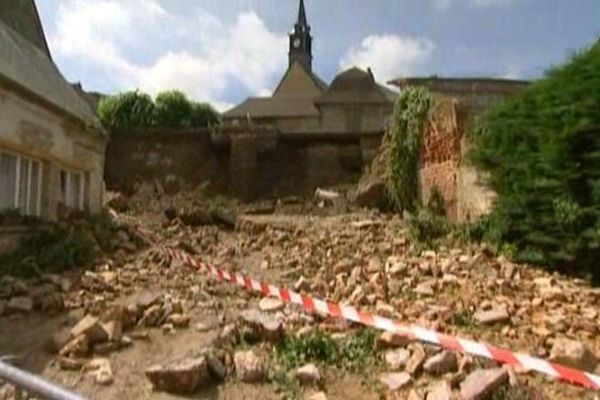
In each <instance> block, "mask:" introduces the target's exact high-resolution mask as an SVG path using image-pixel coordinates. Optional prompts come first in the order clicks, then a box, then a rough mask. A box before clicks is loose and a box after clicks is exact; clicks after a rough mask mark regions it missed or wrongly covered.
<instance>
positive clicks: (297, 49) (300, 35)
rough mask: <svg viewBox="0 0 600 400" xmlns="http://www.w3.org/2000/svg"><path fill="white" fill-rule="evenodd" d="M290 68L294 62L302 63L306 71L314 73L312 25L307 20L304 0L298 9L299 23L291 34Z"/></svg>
mask: <svg viewBox="0 0 600 400" xmlns="http://www.w3.org/2000/svg"><path fill="white" fill-rule="evenodd" d="M289 57H290V66H291V65H292V63H293V62H294V61H298V62H300V63H301V64H302V65H304V67H306V69H308V70H309V71H312V36H311V35H310V25H308V22H307V18H306V8H305V7H304V0H300V6H299V8H298V21H297V22H296V23H295V24H294V30H293V31H292V33H290V53H289Z"/></svg>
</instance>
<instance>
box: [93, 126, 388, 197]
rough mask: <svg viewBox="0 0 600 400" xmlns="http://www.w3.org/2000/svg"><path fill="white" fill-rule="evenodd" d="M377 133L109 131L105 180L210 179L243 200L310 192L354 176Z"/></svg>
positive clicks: (124, 187)
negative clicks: (215, 137) (217, 134)
mask: <svg viewBox="0 0 600 400" xmlns="http://www.w3.org/2000/svg"><path fill="white" fill-rule="evenodd" d="M381 136H382V135H380V134H379V135H376V134H370V135H368V137H363V136H360V135H344V136H340V135H338V134H330V135H327V134H306V135H282V134H280V133H278V131H277V130H274V129H265V130H261V129H260V128H257V129H252V130H246V131H245V130H243V129H239V130H238V131H235V132H233V133H232V134H231V135H228V136H226V137H221V138H220V139H218V140H217V141H212V140H211V137H210V135H209V134H208V132H199V131H191V132H168V131H157V132H148V133H143V134H129V135H122V136H114V137H113V138H112V139H111V141H110V143H109V145H108V149H107V155H106V168H105V180H106V185H107V188H108V189H109V190H114V191H121V192H125V193H130V192H133V191H135V190H136V189H137V188H138V187H139V186H140V185H141V184H143V183H152V184H153V183H155V182H159V183H160V184H161V185H162V186H163V187H164V188H165V189H166V190H178V189H181V188H185V187H194V186H197V185H199V184H201V183H203V182H206V181H210V182H211V183H212V186H213V188H214V189H216V190H217V191H219V192H222V193H227V194H232V195H234V196H236V197H239V198H242V199H244V200H254V199H258V198H273V197H285V196H289V195H306V196H309V195H312V194H313V193H314V190H315V189H316V188H317V187H331V186H335V185H339V184H346V183H348V184H349V183H354V182H356V181H358V178H359V176H360V174H361V172H362V170H363V167H364V165H365V164H366V163H367V162H370V160H371V159H372V156H373V153H374V152H375V149H376V148H377V147H378V146H379V143H380V141H381ZM217 143H218V145H217Z"/></svg>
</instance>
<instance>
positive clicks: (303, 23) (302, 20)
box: [297, 0, 308, 26]
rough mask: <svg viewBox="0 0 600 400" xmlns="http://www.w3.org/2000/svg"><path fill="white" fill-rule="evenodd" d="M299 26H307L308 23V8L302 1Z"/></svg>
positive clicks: (302, 0) (299, 11)
mask: <svg viewBox="0 0 600 400" xmlns="http://www.w3.org/2000/svg"><path fill="white" fill-rule="evenodd" d="M297 24H298V25H300V26H307V25H308V23H307V22H306V8H305V7H304V0H300V8H299V9H298V22H297Z"/></svg>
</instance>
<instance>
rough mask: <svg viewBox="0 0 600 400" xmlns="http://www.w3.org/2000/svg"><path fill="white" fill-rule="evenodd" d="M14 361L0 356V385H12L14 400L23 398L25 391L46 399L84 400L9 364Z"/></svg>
mask: <svg viewBox="0 0 600 400" xmlns="http://www.w3.org/2000/svg"><path fill="white" fill-rule="evenodd" d="M14 361H15V360H14V358H13V357H0V386H1V384H2V383H8V384H9V385H12V386H14V388H15V399H16V400H21V399H25V396H24V394H25V393H29V394H32V395H35V396H38V397H41V398H42V399H48V400H85V398H84V397H81V396H80V395H78V394H75V393H72V392H69V391H67V390H65V389H63V388H61V387H59V386H57V385H55V384H53V383H51V382H48V381H46V380H44V379H42V378H40V377H39V376H36V375H33V374H31V373H29V372H26V371H23V370H21V369H19V368H17V367H15V366H14V365H11V364H10V363H14Z"/></svg>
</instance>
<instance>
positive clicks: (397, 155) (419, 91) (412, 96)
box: [386, 88, 432, 212]
mask: <svg viewBox="0 0 600 400" xmlns="http://www.w3.org/2000/svg"><path fill="white" fill-rule="evenodd" d="M431 103H432V98H431V95H430V94H429V92H428V91H427V90H426V89H424V88H408V89H406V90H404V91H403V92H402V94H400V96H399V97H398V100H396V104H395V106H394V113H393V115H392V123H391V127H390V131H389V135H390V155H389V158H388V167H387V174H386V178H387V179H386V190H387V194H388V197H389V200H390V202H391V203H392V205H393V206H394V208H395V209H396V210H397V211H403V210H408V211H410V212H414V211H415V210H416V209H417V207H418V205H419V180H418V175H419V173H418V168H419V157H420V152H421V141H422V137H423V130H424V128H425V124H426V122H427V116H428V115H429V109H430V108H431Z"/></svg>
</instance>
